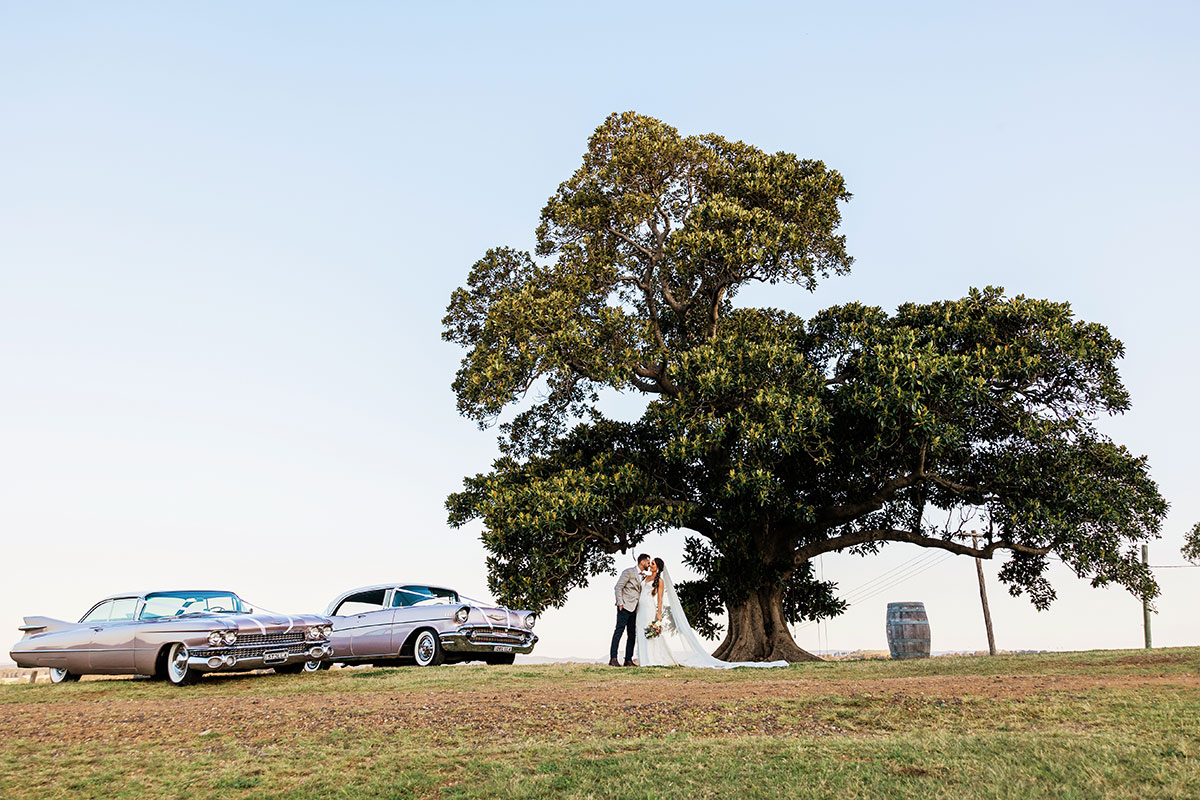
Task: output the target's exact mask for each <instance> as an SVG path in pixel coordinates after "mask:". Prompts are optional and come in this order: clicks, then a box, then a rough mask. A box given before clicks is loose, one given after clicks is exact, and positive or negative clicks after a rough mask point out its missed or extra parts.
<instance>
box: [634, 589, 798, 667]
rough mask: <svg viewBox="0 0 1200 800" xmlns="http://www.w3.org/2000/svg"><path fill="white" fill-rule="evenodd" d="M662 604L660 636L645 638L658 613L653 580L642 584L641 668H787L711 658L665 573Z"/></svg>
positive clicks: (778, 664) (639, 613)
mask: <svg viewBox="0 0 1200 800" xmlns="http://www.w3.org/2000/svg"><path fill="white" fill-rule="evenodd" d="M662 583H663V590H664V593H663V605H662V612H663V613H662V628H663V629H662V633H661V634H659V635H658V636H655V637H654V638H653V639H648V638H646V627H647V626H648V625H649V624H650V623H651V622H652V621H653V620H654V617H655V615H656V614H657V613H658V600H657V599H656V598H655V597H654V595H653V594H651V591H652V589H653V586H654V581H653V580H650V581H645V580H643V581H642V595H641V597H639V598H638V606H637V652H638V664H639V665H640V666H643V667H698V668H701V669H732V668H734V667H786V666H787V664H788V662H786V661H722V660H720V659H719V658H713V657H712V656H711V655H709V653H708V651H707V650H705V649H704V646H703V645H702V644H701V643H700V637H699V636H697V635H696V632H695V631H694V630H692V626H691V625H689V624H688V621H687V615H686V614H684V613H683V608H682V607H681V606H680V605H679V597H678V596H677V595H676V594H675V585H674V584H673V583H671V576H670V575H668V574H667V572H666V570H663V572H662Z"/></svg>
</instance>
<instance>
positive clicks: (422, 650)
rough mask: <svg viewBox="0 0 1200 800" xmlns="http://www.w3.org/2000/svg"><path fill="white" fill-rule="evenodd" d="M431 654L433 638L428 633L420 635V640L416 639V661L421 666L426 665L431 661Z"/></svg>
mask: <svg viewBox="0 0 1200 800" xmlns="http://www.w3.org/2000/svg"><path fill="white" fill-rule="evenodd" d="M433 652H434V642H433V636H432V635H430V634H428V633H422V634H421V638H419V639H417V661H419V662H420V663H421V664H428V663H429V662H430V661H432V660H433Z"/></svg>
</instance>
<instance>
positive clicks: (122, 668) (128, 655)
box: [89, 597, 138, 674]
mask: <svg viewBox="0 0 1200 800" xmlns="http://www.w3.org/2000/svg"><path fill="white" fill-rule="evenodd" d="M137 604H138V599H137V598H136V597H120V598H117V599H116V600H113V601H112V604H111V606H110V607H109V613H108V619H107V620H104V621H99V620H97V621H95V622H92V623H90V625H91V632H92V644H91V648H90V650H91V652H90V653H89V656H90V659H89V661H90V663H89V671H90V672H99V673H107V674H124V673H131V672H133V671H134V668H133V655H134V636H135V633H136V630H137V623H136V622H135V621H134V615H135V613H136V612H137Z"/></svg>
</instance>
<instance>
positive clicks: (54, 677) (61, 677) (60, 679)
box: [50, 667, 79, 683]
mask: <svg viewBox="0 0 1200 800" xmlns="http://www.w3.org/2000/svg"><path fill="white" fill-rule="evenodd" d="M77 680H79V676H78V675H76V674H75V673H74V672H67V671H66V670H65V669H59V668H58V667H51V668H50V682H51V683H71V682H72V681H77Z"/></svg>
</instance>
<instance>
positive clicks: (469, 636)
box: [305, 583, 538, 671]
mask: <svg viewBox="0 0 1200 800" xmlns="http://www.w3.org/2000/svg"><path fill="white" fill-rule="evenodd" d="M325 614H326V615H327V616H329V617H332V618H333V638H332V640H331V641H330V644H331V645H332V646H333V658H332V659H328V660H314V661H310V662H308V663H307V664H306V665H305V669H306V670H310V671H311V670H318V669H324V668H326V667H328V666H329V661H334V662H338V663H348V664H375V665H389V666H390V665H393V664H416V665H417V666H420V667H430V666H436V665H438V664H443V663H446V662H454V661H484V662H486V663H488V664H511V663H513V659H514V657H515V656H516V654H517V653H530V652H532V651H533V646H534V645H535V644H537V640H538V637H537V636H536V635H535V634H534V632H533V625H534V623H535V622H536V621H537V615H535V614H533V613H532V612H529V611H512V610H509V609H507V608H500V607H497V606H493V605H490V604H485V603H479V602H477V601H474V600H469V599H467V598H463V597H460V596H459V594H458V592H456V591H454V590H453V589H446V588H444V587H441V586H430V585H428V584H424V583H422V584H412V583H396V584H386V585H383V586H365V587H363V588H360V589H353V590H351V591H349V592H346V593H344V594H341V595H339V596H338V597H337V598H335V599H334V601H333V602H332V603H330V604H329V607H328V608H327V609H326V610H325Z"/></svg>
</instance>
